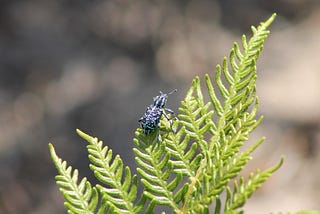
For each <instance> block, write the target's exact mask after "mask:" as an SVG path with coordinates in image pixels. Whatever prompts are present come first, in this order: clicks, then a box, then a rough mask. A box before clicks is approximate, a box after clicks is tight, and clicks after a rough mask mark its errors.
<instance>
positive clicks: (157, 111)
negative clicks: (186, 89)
mask: <svg viewBox="0 0 320 214" xmlns="http://www.w3.org/2000/svg"><path fill="white" fill-rule="evenodd" d="M176 91H177V89H174V90H172V91H171V92H169V93H168V94H165V93H162V92H161V91H160V95H158V96H156V97H154V98H153V104H151V105H150V106H148V107H147V110H146V112H145V113H144V115H143V116H142V117H141V118H140V119H139V123H140V126H141V128H142V129H143V132H144V133H145V134H146V135H149V134H151V133H152V132H153V131H154V130H155V129H156V128H157V127H159V123H160V119H161V116H162V115H164V116H165V117H166V118H167V120H168V121H170V120H171V119H170V118H169V117H168V115H167V114H166V111H167V112H169V113H171V114H173V111H172V110H171V109H168V108H165V106H166V103H167V100H168V95H169V94H172V93H173V92H176Z"/></svg>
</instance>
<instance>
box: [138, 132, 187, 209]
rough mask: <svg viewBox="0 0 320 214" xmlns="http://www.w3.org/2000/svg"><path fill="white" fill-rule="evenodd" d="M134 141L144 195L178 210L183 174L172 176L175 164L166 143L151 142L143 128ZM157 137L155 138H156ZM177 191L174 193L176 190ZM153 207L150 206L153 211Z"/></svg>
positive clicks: (154, 201) (182, 189)
mask: <svg viewBox="0 0 320 214" xmlns="http://www.w3.org/2000/svg"><path fill="white" fill-rule="evenodd" d="M135 134H136V138H135V139H134V143H135V144H136V146H137V148H134V149H133V151H134V153H135V154H136V158H135V160H136V163H137V164H138V166H139V167H138V168H137V171H138V173H139V174H140V176H141V182H142V184H143V185H144V187H145V191H144V193H143V194H144V195H145V196H146V197H148V198H149V199H150V201H152V204H153V205H155V204H157V205H165V206H169V207H171V208H172V209H173V210H174V211H175V212H177V211H178V203H179V200H181V196H180V195H181V191H182V192H183V191H184V189H185V187H182V188H181V189H180V191H179V190H177V187H178V185H179V184H180V182H181V180H182V174H181V173H177V174H176V176H175V177H174V178H172V177H170V176H172V174H171V173H172V169H173V165H172V163H171V162H169V160H170V154H169V153H168V152H167V151H166V150H165V144H163V143H160V142H159V141H156V142H152V143H150V142H149V139H150V138H149V137H146V136H145V135H144V134H143V132H142V131H141V130H138V131H136V133H135ZM154 139H155V138H154ZM175 191H176V192H177V193H176V194H174V192H175ZM152 209H153V207H149V208H148V210H149V211H150V212H151V211H152Z"/></svg>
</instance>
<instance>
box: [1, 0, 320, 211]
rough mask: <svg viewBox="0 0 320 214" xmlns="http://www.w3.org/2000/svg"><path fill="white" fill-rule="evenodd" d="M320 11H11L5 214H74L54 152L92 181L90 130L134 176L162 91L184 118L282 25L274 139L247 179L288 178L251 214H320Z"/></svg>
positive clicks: (263, 68)
mask: <svg viewBox="0 0 320 214" xmlns="http://www.w3.org/2000/svg"><path fill="white" fill-rule="evenodd" d="M319 6H320V2H319V1H318V0H242V1H231V0H211V1H210V0H187V1H181V0H180V1H179V0H171V1H166V0H162V1H149V0H138V1H125V0H101V1H84V0H77V1H72V0H66V1H62V0H55V1H53V0H30V1H18V0H16V1H14V0H2V1H1V6H0V75H1V76H0V213H6V214H18V213H36V214H40V213H41V214H42V213H48V214H51V213H52V214H55V213H65V209H64V207H63V200H62V197H61V195H60V193H59V191H58V188H57V187H56V186H55V182H54V175H55V174H56V170H55V168H54V166H53V164H52V161H51V159H50V156H49V152H48V147H47V144H48V143H49V142H51V143H53V144H54V145H55V147H56V150H57V153H58V155H59V156H61V157H62V158H63V159H65V160H68V163H69V164H71V165H72V166H73V167H75V168H78V169H79V170H80V176H89V179H90V180H91V181H93V182H96V180H95V179H94V177H93V176H92V174H91V172H90V170H88V161H87V154H86V150H85V145H86V144H85V143H84V142H83V140H81V139H80V138H79V137H78V136H77V135H76V133H75V129H76V128H79V129H81V130H83V131H85V132H87V133H89V134H91V135H93V136H98V137H99V138H100V139H102V140H104V142H105V143H106V144H108V145H109V146H110V147H111V148H112V149H113V150H114V153H117V154H120V155H121V156H122V158H123V159H124V161H125V163H126V164H128V165H131V166H133V167H134V166H135V165H134V159H133V152H132V150H131V149H132V147H133V144H132V138H133V132H134V130H135V129H136V128H137V126H138V122H137V121H138V119H139V117H140V116H141V115H142V113H143V112H144V110H145V108H146V106H147V105H149V104H150V103H151V102H152V97H153V96H155V95H157V94H158V91H159V90H162V91H164V92H167V91H170V90H172V89H174V88H177V89H178V93H175V94H173V95H172V96H171V97H170V98H169V102H168V107H170V108H172V109H175V110H176V111H177V108H178V105H179V100H181V99H182V98H183V95H184V94H185V92H186V90H187V88H188V87H189V85H190V82H191V80H192V78H193V77H194V76H195V75H200V76H201V77H203V74H204V73H209V72H211V71H213V69H214V68H215V65H216V64H217V63H220V62H221V61H222V57H223V56H225V55H228V54H229V50H230V48H231V47H232V44H233V41H240V38H241V35H242V34H247V35H248V36H250V35H251V34H250V26H251V25H258V24H259V22H260V21H264V20H266V19H267V18H268V17H270V15H271V14H272V13H273V12H277V13H278V17H277V19H276V21H275V22H274V23H273V24H272V26H271V28H270V29H271V31H272V33H271V35H270V37H269V38H268V40H267V42H266V44H265V49H264V51H263V52H262V55H261V58H260V60H259V66H258V75H259V79H258V95H259V97H260V102H261V104H260V111H259V113H261V114H263V115H264V116H265V120H264V122H263V125H262V126H261V127H259V128H258V129H257V130H256V131H255V133H254V134H253V135H252V137H253V138H254V139H256V138H258V137H259V136H263V135H264V136H267V141H266V142H265V143H264V144H263V146H262V147H261V148H260V149H258V151H256V152H255V153H254V161H251V162H250V164H249V168H248V169H247V171H248V172H249V171H254V170H255V169H256V168H261V169H265V168H267V167H269V166H271V165H273V164H275V163H276V162H277V161H278V160H279V157H280V155H282V154H284V155H285V156H286V161H285V164H284V166H283V167H282V168H281V169H280V170H279V171H278V172H276V173H275V174H274V175H273V177H272V178H271V179H270V180H269V181H268V182H267V183H265V185H264V186H263V187H262V188H261V189H260V190H259V191H258V192H257V193H256V194H254V195H253V197H252V199H250V200H249V202H248V203H247V205H246V207H245V208H246V211H247V213H269V212H271V211H272V212H278V211H282V212H285V211H297V210H301V209H320V200H319V198H320V170H319V169H320V155H319V150H320V147H319V144H320V131H319V124H320V108H319V106H320V99H319V98H320V85H319V83H320V70H319V69H320V57H319V52H320V7H319Z"/></svg>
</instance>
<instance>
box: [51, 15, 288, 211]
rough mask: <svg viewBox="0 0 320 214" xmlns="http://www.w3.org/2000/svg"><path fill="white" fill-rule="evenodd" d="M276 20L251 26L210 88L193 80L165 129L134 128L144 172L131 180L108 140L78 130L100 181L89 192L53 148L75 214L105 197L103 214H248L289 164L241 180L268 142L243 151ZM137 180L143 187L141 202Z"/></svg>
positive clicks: (209, 79) (91, 208)
mask: <svg viewBox="0 0 320 214" xmlns="http://www.w3.org/2000/svg"><path fill="white" fill-rule="evenodd" d="M274 18H275V14H274V15H272V16H271V18H269V19H268V20H267V21H266V22H264V23H261V24H260V26H259V27H258V28H255V27H252V32H253V36H252V37H251V38H250V39H249V40H247V39H246V37H245V36H243V37H242V41H241V45H239V44H238V43H234V45H233V48H232V50H231V51H230V55H229V59H228V58H227V57H225V58H224V59H223V62H222V64H221V65H217V67H216V70H215V74H214V75H213V77H210V75H208V74H206V75H205V85H206V89H207V90H206V91H203V90H202V89H201V88H202V87H201V82H200V78H199V77H196V78H195V79H194V80H193V82H192V84H191V87H190V89H189V90H188V92H187V94H186V96H185V98H184V99H183V100H182V101H181V106H180V108H179V112H180V113H179V114H178V115H177V118H178V119H177V120H172V121H170V122H169V121H168V120H167V119H166V118H165V117H162V119H161V120H160V128H157V129H155V130H154V131H153V132H151V133H150V134H148V135H146V134H144V132H143V130H142V129H141V128H138V129H137V130H136V132H135V138H134V139H133V142H134V144H135V146H136V148H134V149H133V151H134V153H135V155H136V158H135V161H136V163H137V165H138V168H137V171H138V175H132V173H131V170H130V168H129V167H128V166H124V164H123V161H122V159H121V158H120V156H118V155H115V156H114V155H113V152H112V150H111V149H110V148H109V147H107V146H103V143H102V141H99V140H98V139H97V138H93V137H91V136H89V135H87V134H85V133H83V132H81V131H80V130H77V132H78V134H79V135H80V136H81V137H82V138H84V139H85V140H86V141H88V143H89V145H88V146H87V150H88V153H89V160H90V162H91V163H90V169H91V170H92V171H93V172H94V175H95V176H96V177H97V178H98V180H99V181H100V182H101V183H102V184H97V185H96V186H95V187H91V185H90V183H89V182H88V181H86V179H83V180H82V181H80V184H77V176H78V175H77V173H78V172H77V171H76V170H75V171H74V172H73V173H72V169H71V167H69V168H66V163H65V162H62V161H61V160H60V159H59V158H58V157H56V155H55V153H54V149H53V147H52V145H51V144H50V145H49V147H50V151H51V154H52V158H53V160H54V162H55V164H56V166H57V168H58V171H59V174H60V175H59V176H57V180H59V182H57V184H58V185H59V186H60V187H61V191H62V192H63V194H64V196H65V199H66V206H67V208H68V209H69V212H70V213H72V212H76V213H83V212H82V210H81V209H84V210H86V209H88V210H89V211H88V213H90V212H94V210H95V209H96V207H97V204H98V199H99V198H98V197H99V195H100V196H101V200H100V204H101V207H100V209H99V210H98V213H103V212H104V211H105V210H106V211H108V212H109V213H132V214H133V213H154V212H155V208H156V207H157V206H167V207H170V208H171V209H172V212H171V213H178V214H187V213H188V214H189V213H190V214H195V213H209V211H210V208H211V207H212V206H213V207H214V209H213V210H214V213H215V214H218V213H221V212H222V211H221V210H222V209H223V211H224V212H225V213H243V210H241V207H242V206H243V205H244V203H245V202H246V201H247V199H248V198H249V197H250V196H251V195H252V194H253V193H254V192H255V191H256V190H257V188H259V187H260V186H261V184H262V183H263V182H265V181H266V180H267V179H268V178H269V177H270V176H271V174H272V173H274V172H275V171H276V170H277V169H278V168H279V167H280V166H281V165H282V162H283V159H281V160H280V163H279V164H277V165H276V166H274V167H272V168H270V169H267V170H265V171H262V172H261V171H257V172H255V173H251V174H250V176H249V178H248V179H247V180H245V179H244V178H243V177H241V176H240V175H239V174H240V172H241V170H242V169H243V168H244V167H245V165H246V164H247V163H248V162H249V160H251V158H252V157H251V155H252V152H253V151H254V150H255V149H256V148H257V147H258V146H259V145H261V143H262V142H263V141H264V140H265V138H264V137H262V138H261V139H259V140H258V141H257V142H256V143H254V144H253V145H251V146H250V147H249V148H247V149H246V150H244V151H241V149H242V148H241V147H242V146H243V145H244V144H245V143H246V142H247V140H248V139H249V135H250V133H251V132H252V131H253V130H254V129H255V128H256V127H257V126H258V125H259V124H260V123H261V121H262V119H263V117H262V116H261V117H257V110H258V106H259V100H258V97H257V95H256V79H257V71H256V61H257V59H258V57H259V55H260V52H261V50H262V49H263V43H264V41H265V39H266V38H267V36H268V34H269V31H268V30H267V28H268V26H269V25H270V24H271V23H272V21H273V20H274ZM203 92H207V94H208V95H209V101H205V98H204V97H205V96H204V94H203ZM173 130H174V131H173ZM138 182H140V183H141V184H142V186H143V193H142V195H141V197H140V198H139V199H138V197H137V192H138V191H137V188H138ZM102 185H104V186H102ZM231 190H233V191H231ZM74 192H77V194H78V192H80V193H79V194H80V195H76V194H75V193H74ZM222 194H226V201H225V203H221V195H222ZM75 195H76V196H75ZM82 195H84V196H82ZM223 206H224V207H223ZM87 207H88V208H87ZM78 211H79V212H78Z"/></svg>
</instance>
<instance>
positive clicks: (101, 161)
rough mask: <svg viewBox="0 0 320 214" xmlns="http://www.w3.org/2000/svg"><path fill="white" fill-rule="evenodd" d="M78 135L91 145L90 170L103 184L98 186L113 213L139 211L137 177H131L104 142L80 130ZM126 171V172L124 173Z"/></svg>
mask: <svg viewBox="0 0 320 214" xmlns="http://www.w3.org/2000/svg"><path fill="white" fill-rule="evenodd" d="M77 133H78V134H79V135H80V136H81V137H82V138H83V139H85V140H86V141H87V142H88V143H89V145H88V146H87V150H88V152H89V160H90V162H91V164H90V169H91V170H92V171H93V172H94V175H95V176H96V177H97V178H98V180H99V181H101V182H102V183H103V184H105V185H107V186H108V187H103V186H101V185H97V188H98V190H99V192H100V193H101V195H102V197H103V201H104V202H106V203H107V204H108V205H109V206H110V207H111V210H112V212H113V213H135V212H137V211H139V210H137V208H136V207H135V206H134V201H135V199H136V196H137V176H136V175H133V176H132V175H131V171H130V168H129V167H124V166H123V162H122V160H121V158H120V156H119V155H116V156H115V157H113V155H112V150H111V149H109V148H108V146H103V142H102V141H99V140H98V139H97V138H94V137H91V136H89V135H87V134H85V133H83V132H82V131H80V130H79V129H77ZM123 169H124V172H123Z"/></svg>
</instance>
